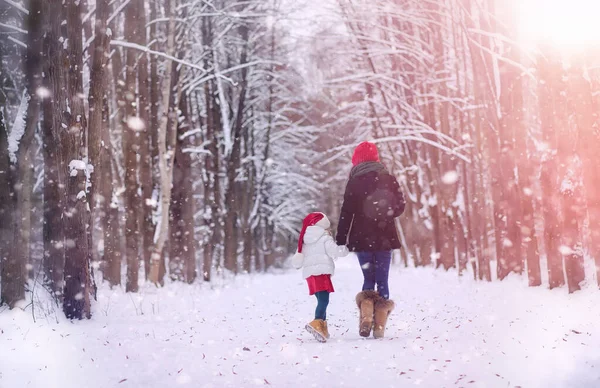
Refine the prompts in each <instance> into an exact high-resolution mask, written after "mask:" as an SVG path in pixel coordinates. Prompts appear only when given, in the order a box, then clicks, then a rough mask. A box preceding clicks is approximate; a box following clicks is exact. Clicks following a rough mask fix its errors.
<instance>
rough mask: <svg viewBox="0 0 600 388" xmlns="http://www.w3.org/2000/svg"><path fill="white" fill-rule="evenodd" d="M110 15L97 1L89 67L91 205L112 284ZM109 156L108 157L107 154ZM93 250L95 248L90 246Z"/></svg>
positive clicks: (103, 1)
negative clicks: (98, 219)
mask: <svg viewBox="0 0 600 388" xmlns="http://www.w3.org/2000/svg"><path fill="white" fill-rule="evenodd" d="M108 16H109V4H108V0H97V1H96V21H95V27H94V30H95V33H94V34H95V39H94V43H93V45H92V47H93V50H92V65H91V68H90V92H89V99H88V101H89V115H88V116H89V125H88V151H89V154H88V157H89V163H90V164H91V165H92V166H93V168H94V170H93V171H92V172H91V188H90V203H91V204H92V225H93V224H94V223H95V221H96V219H97V218H98V217H99V218H100V219H101V220H102V230H103V240H104V244H103V245H104V254H103V258H102V263H104V266H103V268H102V269H103V276H104V279H106V280H108V282H109V283H110V285H111V286H114V285H117V284H120V281H121V279H120V263H119V268H118V273H115V269H114V260H115V259H114V254H115V248H114V245H115V240H116V239H117V236H118V233H111V230H110V228H111V223H112V222H113V220H112V218H111V215H110V213H111V202H112V166H111V161H110V133H109V131H110V127H109V123H108V120H107V116H108V112H107V110H108V106H107V104H106V98H107V96H106V94H107V80H108V77H107V72H106V67H107V62H108V60H107V59H108V53H109V43H110V38H109V37H108V34H107V19H108ZM107 156H108V157H107ZM91 248H92V249H93V247H91Z"/></svg>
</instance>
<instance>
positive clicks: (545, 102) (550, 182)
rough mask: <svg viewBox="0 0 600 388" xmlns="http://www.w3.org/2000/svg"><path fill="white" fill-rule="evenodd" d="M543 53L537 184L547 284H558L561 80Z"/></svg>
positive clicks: (557, 69)
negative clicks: (541, 151)
mask: <svg viewBox="0 0 600 388" xmlns="http://www.w3.org/2000/svg"><path fill="white" fill-rule="evenodd" d="M545 54H546V56H545V57H541V56H540V57H538V69H539V74H540V82H539V97H538V98H539V101H540V117H541V123H542V130H543V138H544V141H545V142H546V144H547V145H548V147H549V149H548V150H547V151H546V155H545V156H544V160H543V161H542V170H541V177H540V181H541V185H542V208H543V210H542V212H543V216H544V246H545V249H546V258H547V261H548V273H549V281H550V288H551V289H552V288H555V287H560V286H563V285H564V284H565V278H564V274H563V258H562V255H561V252H560V242H561V241H560V240H561V233H560V230H561V226H560V224H561V221H560V220H561V217H562V214H561V201H560V197H559V190H560V186H559V182H558V179H559V170H558V160H557V156H556V150H557V148H558V139H557V133H556V132H557V131H558V130H559V128H557V127H558V126H559V125H557V124H558V123H557V122H556V121H555V120H556V118H555V115H556V114H557V112H556V111H557V108H558V110H559V111H560V108H559V105H560V104H561V103H562V102H564V101H562V102H561V100H562V98H560V97H559V95H560V93H561V89H562V88H561V86H560V84H561V83H562V81H561V80H562V77H563V74H562V65H561V64H560V63H559V62H558V61H556V60H555V59H554V58H552V56H551V53H549V52H548V53H545Z"/></svg>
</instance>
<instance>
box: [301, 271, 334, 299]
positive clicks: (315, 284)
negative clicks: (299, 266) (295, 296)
mask: <svg viewBox="0 0 600 388" xmlns="http://www.w3.org/2000/svg"><path fill="white" fill-rule="evenodd" d="M306 283H308V292H309V294H310V295H314V294H315V293H317V292H319V291H328V292H334V290H333V283H331V275H318V276H309V277H307V278H306Z"/></svg>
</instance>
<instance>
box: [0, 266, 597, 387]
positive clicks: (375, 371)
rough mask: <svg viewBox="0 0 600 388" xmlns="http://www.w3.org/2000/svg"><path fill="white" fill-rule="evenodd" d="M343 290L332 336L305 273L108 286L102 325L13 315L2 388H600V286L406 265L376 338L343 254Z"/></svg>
mask: <svg viewBox="0 0 600 388" xmlns="http://www.w3.org/2000/svg"><path fill="white" fill-rule="evenodd" d="M334 285H335V287H336V293H335V294H333V295H332V298H331V304H330V308H329V310H328V318H329V322H330V331H331V334H332V339H331V340H330V342H328V343H326V344H319V343H316V342H315V341H314V340H313V339H312V337H310V336H309V335H308V334H307V333H306V332H304V331H303V329H302V327H303V326H304V324H305V323H306V322H307V321H309V320H310V319H311V318H312V314H313V309H314V306H315V304H314V301H313V298H311V297H309V296H308V295H307V291H306V286H305V283H304V281H303V280H302V279H301V276H300V274H299V273H298V272H295V271H291V272H289V273H285V274H281V275H272V274H270V275H256V276H253V277H240V278H238V279H237V280H236V281H235V283H233V284H232V285H230V286H228V287H225V288H222V289H218V290H210V289H208V288H205V287H199V286H186V285H179V284H176V285H171V286H169V287H168V288H167V289H163V290H160V291H145V292H144V293H143V294H140V295H128V294H124V293H122V292H121V291H115V292H112V291H109V290H108V289H102V290H101V291H100V296H99V301H98V302H97V303H96V305H95V316H94V319H93V320H92V321H84V322H77V323H75V324H71V323H68V322H64V321H62V322H61V323H60V324H58V325H57V324H55V323H51V322H49V319H41V320H40V319H38V321H37V323H35V324H34V323H31V312H30V311H28V312H27V313H24V312H18V313H17V312H7V311H3V312H1V313H0V388H17V387H61V388H70V387H77V388H85V387H171V386H177V384H182V385H183V386H190V387H248V386H255V385H271V386H276V387H333V386H335V387H344V386H345V387H363V386H364V387H366V386H370V387H390V386H394V387H401V386H413V385H419V386H422V387H516V386H522V387H598V386H600V357H599V356H600V350H599V349H600V303H599V302H600V293H598V292H597V291H596V292H593V290H586V291H584V292H582V293H579V294H577V295H575V296H568V295H565V293H566V291H565V290H556V291H552V292H551V291H548V290H543V289H528V288H526V287H524V286H523V285H522V284H520V280H512V281H508V282H504V283H494V284H477V283H474V282H472V281H470V280H468V279H456V276H455V274H452V273H443V272H441V271H433V270H431V269H419V270H415V269H409V270H406V269H401V268H394V269H393V271H392V274H391V282H390V288H391V293H392V296H393V297H394V299H395V300H396V302H397V308H396V311H395V312H394V313H393V315H392V317H391V318H390V323H389V326H388V331H387V338H385V339H383V340H378V341H376V340H373V339H362V338H360V337H359V336H358V333H357V317H356V307H355V305H354V301H353V299H354V295H355V294H356V292H357V291H358V290H359V288H360V285H361V274H360V270H359V268H358V265H356V264H355V258H353V257H352V256H351V257H348V258H346V259H341V260H338V273H337V274H336V276H335V277H334ZM39 313H40V312H39V311H38V314H39ZM142 313H143V314H142Z"/></svg>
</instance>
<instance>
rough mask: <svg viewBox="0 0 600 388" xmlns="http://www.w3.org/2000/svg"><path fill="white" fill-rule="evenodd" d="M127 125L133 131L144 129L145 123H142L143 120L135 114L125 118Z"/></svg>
mask: <svg viewBox="0 0 600 388" xmlns="http://www.w3.org/2000/svg"><path fill="white" fill-rule="evenodd" d="M127 126H128V127H129V128H131V129H133V130H134V131H143V130H144V129H146V124H145V123H144V120H142V119H140V118H139V117H136V116H130V117H128V118H127Z"/></svg>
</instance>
